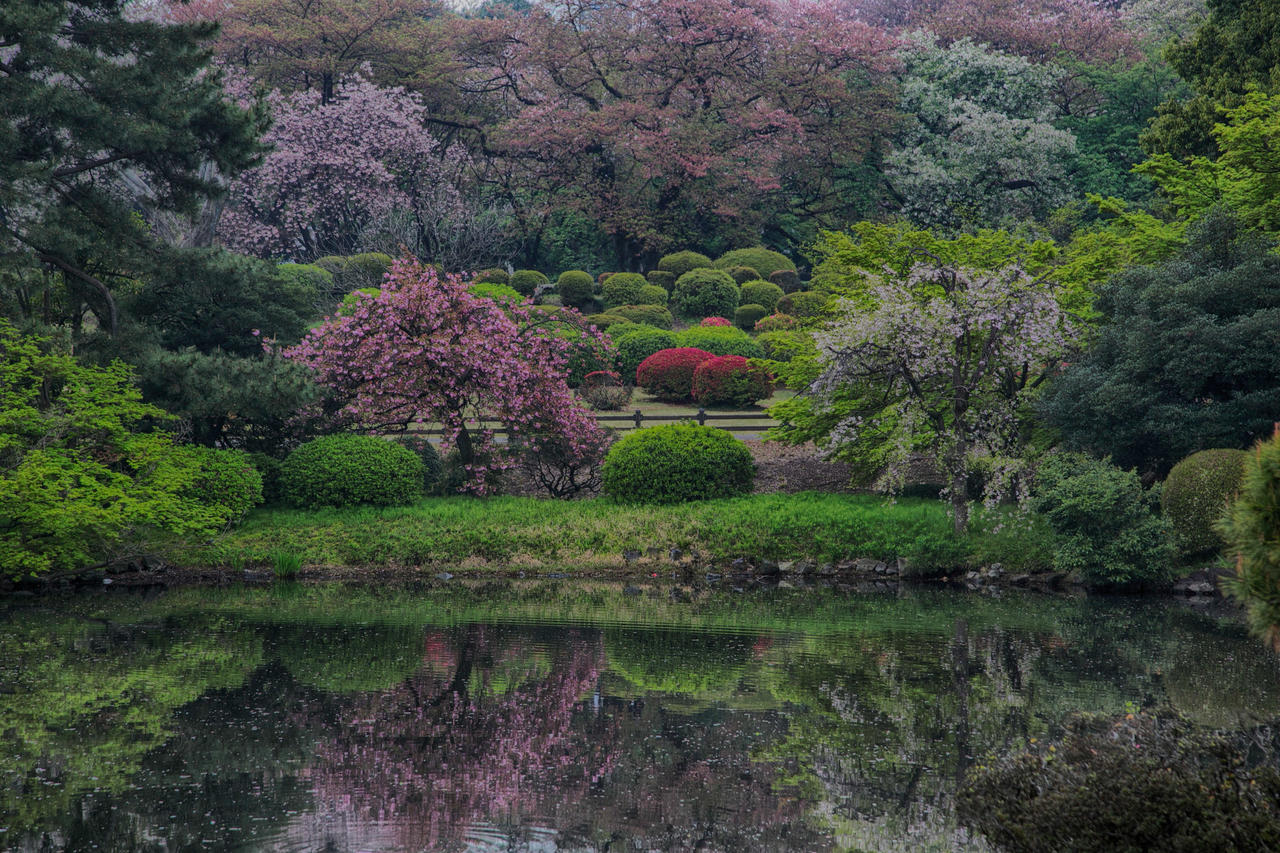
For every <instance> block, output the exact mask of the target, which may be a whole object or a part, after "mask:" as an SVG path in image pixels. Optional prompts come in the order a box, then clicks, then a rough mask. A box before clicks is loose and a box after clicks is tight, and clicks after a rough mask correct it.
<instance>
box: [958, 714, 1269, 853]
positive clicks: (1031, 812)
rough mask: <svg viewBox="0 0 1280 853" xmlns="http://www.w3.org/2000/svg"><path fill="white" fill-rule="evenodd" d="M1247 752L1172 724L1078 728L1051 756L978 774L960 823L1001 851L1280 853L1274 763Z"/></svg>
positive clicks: (1151, 720)
mask: <svg viewBox="0 0 1280 853" xmlns="http://www.w3.org/2000/svg"><path fill="white" fill-rule="evenodd" d="M1246 749H1247V747H1246V746H1245V744H1244V743H1238V742H1233V741H1232V739H1230V738H1229V737H1228V736H1226V735H1222V734H1215V733H1209V732H1204V731H1200V730H1197V729H1195V728H1193V727H1191V726H1190V725H1188V724H1187V723H1186V722H1184V721H1182V720H1178V719H1173V720H1169V719H1159V718H1156V717H1152V716H1149V715H1147V714H1138V715H1129V716H1127V717H1126V718H1123V719H1120V720H1118V721H1115V722H1111V721H1108V720H1105V719H1099V718H1090V717H1084V718H1080V719H1077V720H1075V721H1073V722H1072V723H1071V724H1070V726H1069V729H1068V733H1067V735H1066V737H1065V738H1064V740H1063V742H1062V743H1061V744H1060V745H1056V746H1055V748H1054V749H1052V750H1050V749H1049V748H1048V747H1045V748H1043V749H1041V750H1038V751H1036V752H1032V753H1023V754H1017V755H1014V756H1012V757H1008V758H1002V759H999V760H997V761H995V762H993V763H991V764H989V765H984V766H979V767H978V768H977V770H976V772H974V773H973V774H972V775H971V776H970V777H969V780H968V781H967V783H966V784H965V786H964V787H963V788H962V789H961V791H960V793H959V796H958V799H957V815H958V816H959V818H960V820H961V822H963V823H965V824H967V825H968V826H970V827H972V828H974V829H976V830H977V831H979V832H981V833H982V834H983V835H985V836H986V838H987V840H988V841H989V842H991V843H992V844H994V845H995V846H997V847H999V848H1003V849H1008V850H1023V851H1045V853H1049V851H1059V850H1073V851H1099V853H1102V851H1108V852H1109V851H1135V853H1136V851H1146V850H1185V851H1200V850H1238V851H1245V850H1276V849H1280V773H1277V770H1276V765H1275V762H1276V758H1277V756H1275V755H1273V754H1272V755H1267V756H1264V757H1263V756H1255V757H1254V759H1253V760H1252V761H1249V762H1248V763H1246V759H1247V757H1248V753H1247V751H1246ZM1267 752H1273V750H1272V749H1268V750H1267ZM1259 757H1261V758H1262V760H1261V761H1258V760H1257V759H1258V758H1259Z"/></svg>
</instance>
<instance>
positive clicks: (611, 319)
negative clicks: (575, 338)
mask: <svg viewBox="0 0 1280 853" xmlns="http://www.w3.org/2000/svg"><path fill="white" fill-rule="evenodd" d="M587 322H588V323H590V324H591V325H593V326H595V327H596V328H597V329H599V330H600V331H602V332H603V331H606V330H608V329H611V328H613V327H614V326H616V325H618V324H619V323H628V324H631V325H634V324H632V323H631V321H630V320H628V319H627V318H626V317H623V316H622V315H620V314H613V313H611V312H608V311H606V312H605V313H603V314H592V315H591V319H589V320H588V321H587Z"/></svg>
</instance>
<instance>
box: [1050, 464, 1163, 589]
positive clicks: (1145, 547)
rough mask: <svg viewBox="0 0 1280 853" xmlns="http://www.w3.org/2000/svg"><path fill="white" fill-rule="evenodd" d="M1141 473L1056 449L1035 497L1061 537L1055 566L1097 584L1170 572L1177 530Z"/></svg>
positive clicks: (1155, 577)
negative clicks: (1141, 479)
mask: <svg viewBox="0 0 1280 853" xmlns="http://www.w3.org/2000/svg"><path fill="white" fill-rule="evenodd" d="M1154 504H1155V499H1154V496H1153V495H1152V494H1151V493H1149V492H1147V491H1145V490H1144V489H1143V488H1142V484H1141V483H1140V482H1139V481H1138V475H1137V474H1135V473H1134V472H1132V471H1122V470H1120V469H1119V468H1116V467H1115V466H1113V465H1111V464H1109V463H1108V462H1105V461H1102V460H1098V459H1092V458H1090V457H1088V456H1084V455H1082V454H1079V453H1055V454H1051V455H1050V456H1048V457H1047V458H1046V459H1045V460H1044V462H1043V463H1042V464H1041V465H1040V467H1039V469H1038V470H1037V471H1036V487H1035V495H1034V499H1033V502H1032V505H1033V507H1034V508H1035V509H1036V511H1037V512H1040V513H1041V514H1042V515H1044V517H1045V519H1046V520H1047V521H1048V522H1049V526H1050V527H1051V528H1053V532H1054V533H1055V534H1056V536H1057V546H1056V549H1055V552H1054V558H1053V560H1054V565H1055V566H1056V567H1057V568H1058V569H1059V570H1061V571H1066V572H1076V573H1078V574H1079V575H1080V576H1081V577H1082V578H1084V579H1085V580H1087V581H1089V582H1091V583H1102V584H1125V583H1141V582H1144V581H1160V580H1166V579H1168V577H1169V574H1170V569H1171V563H1172V561H1173V546H1172V537H1171V530H1170V528H1169V525H1168V523H1167V522H1165V520H1164V519H1162V518H1160V517H1159V516H1158V515H1156V514H1155V512H1154V509H1155V506H1154Z"/></svg>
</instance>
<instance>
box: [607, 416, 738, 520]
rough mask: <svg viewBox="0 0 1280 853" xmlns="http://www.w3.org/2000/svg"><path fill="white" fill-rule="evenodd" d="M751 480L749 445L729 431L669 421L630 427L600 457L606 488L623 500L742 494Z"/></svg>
mask: <svg viewBox="0 0 1280 853" xmlns="http://www.w3.org/2000/svg"><path fill="white" fill-rule="evenodd" d="M754 480H755V463H754V462H753V461H752V459H751V452H750V451H749V450H747V446H746V445H745V444H743V443H742V442H741V441H738V440H737V439H736V438H734V437H733V436H732V435H730V434H729V433H728V432H725V431H724V430H720V429H716V428H714V427H707V426H696V425H694V424H671V425H669V426H659V427H650V428H648V429H638V430H636V431H635V432H632V433H630V434H628V435H626V436H625V437H623V439H622V440H621V441H619V442H617V443H616V444H614V445H613V447H611V448H610V449H609V452H608V454H606V455H605V458H604V471H603V483H602V485H603V488H604V493H605V494H606V495H609V496H610V497H612V498H614V499H615V500H618V501H623V502H627V503H679V502H682V501H696V500H706V499H709V498H723V497H733V496H735V495H745V494H748V493H749V492H750V491H751V486H752V482H753V481H754Z"/></svg>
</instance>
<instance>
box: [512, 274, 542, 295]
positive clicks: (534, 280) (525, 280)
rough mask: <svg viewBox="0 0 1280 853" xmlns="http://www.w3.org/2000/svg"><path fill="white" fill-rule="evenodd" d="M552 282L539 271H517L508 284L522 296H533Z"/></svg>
mask: <svg viewBox="0 0 1280 853" xmlns="http://www.w3.org/2000/svg"><path fill="white" fill-rule="evenodd" d="M550 283H551V280H550V279H548V278H547V277H546V276H545V275H543V274H542V273H540V272H538V271H537V270H516V271H515V272H513V273H512V274H511V280H510V281H508V282H507V284H509V285H511V286H512V287H514V288H515V289H516V290H517V291H519V292H520V295H521V296H533V295H534V294H535V293H537V292H538V288H540V287H542V286H543V285H547V284H550Z"/></svg>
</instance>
